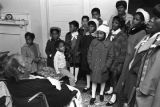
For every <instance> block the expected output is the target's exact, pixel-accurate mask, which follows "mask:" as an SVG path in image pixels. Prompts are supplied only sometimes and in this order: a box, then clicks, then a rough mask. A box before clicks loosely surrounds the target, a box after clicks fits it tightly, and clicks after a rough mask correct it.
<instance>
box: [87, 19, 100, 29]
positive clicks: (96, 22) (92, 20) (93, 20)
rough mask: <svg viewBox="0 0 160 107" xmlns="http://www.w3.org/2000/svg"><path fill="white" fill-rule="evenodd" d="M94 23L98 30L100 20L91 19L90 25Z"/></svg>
mask: <svg viewBox="0 0 160 107" xmlns="http://www.w3.org/2000/svg"><path fill="white" fill-rule="evenodd" d="M92 22H94V23H95V24H96V27H97V28H98V25H99V22H98V20H97V19H91V20H90V21H89V22H88V24H90V23H92Z"/></svg>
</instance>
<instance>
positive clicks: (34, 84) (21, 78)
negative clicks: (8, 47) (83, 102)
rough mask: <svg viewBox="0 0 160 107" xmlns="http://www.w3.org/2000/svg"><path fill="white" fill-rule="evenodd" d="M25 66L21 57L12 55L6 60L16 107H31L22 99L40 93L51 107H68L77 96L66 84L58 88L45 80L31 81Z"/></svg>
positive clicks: (8, 84) (5, 69)
mask: <svg viewBox="0 0 160 107" xmlns="http://www.w3.org/2000/svg"><path fill="white" fill-rule="evenodd" d="M24 65H25V62H24V60H23V58H22V56H20V55H11V56H9V57H8V58H6V59H5V67H4V75H5V77H6V79H7V80H6V82H7V87H8V89H9V91H10V93H11V95H12V98H13V104H14V105H15V106H16V107H22V106H23V107H30V106H29V105H27V104H24V103H23V102H21V100H20V99H23V98H24V97H31V96H33V95H34V94H36V93H38V92H43V93H44V94H45V95H46V98H47V101H48V103H49V106H50V107H64V106H67V105H68V104H69V103H70V102H71V100H72V99H73V97H74V96H75V95H76V93H77V91H71V90H69V88H68V87H67V86H66V85H65V84H62V85H61V86H60V88H57V87H56V85H52V84H53V83H52V84H51V82H50V81H49V80H48V79H45V78H42V79H29V73H28V72H25V68H24Z"/></svg>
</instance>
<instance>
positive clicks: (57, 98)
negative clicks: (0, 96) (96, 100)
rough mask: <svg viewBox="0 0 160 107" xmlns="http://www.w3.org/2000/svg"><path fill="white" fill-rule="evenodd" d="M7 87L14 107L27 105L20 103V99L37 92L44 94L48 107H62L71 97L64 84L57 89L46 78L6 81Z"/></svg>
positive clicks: (25, 106)
mask: <svg viewBox="0 0 160 107" xmlns="http://www.w3.org/2000/svg"><path fill="white" fill-rule="evenodd" d="M7 87H8V89H9V92H10V93H11V95H12V99H13V103H14V104H15V105H16V107H27V105H23V104H22V102H21V100H22V99H23V98H29V97H32V96H33V95H35V94H36V93H38V92H43V93H44V94H45V95H46V98H47V101H48V103H49V106H50V107H64V106H66V105H68V104H69V103H70V101H71V99H72V98H73V96H72V95H71V91H70V90H69V89H68V88H67V86H66V85H62V90H60V91H59V90H57V89H56V87H55V86H54V85H52V84H51V83H50V82H49V81H48V80H47V79H33V80H32V79H31V80H20V81H18V82H15V81H7ZM18 99H19V100H18ZM20 99H21V100H20Z"/></svg>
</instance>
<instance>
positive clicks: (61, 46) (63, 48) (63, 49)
mask: <svg viewBox="0 0 160 107" xmlns="http://www.w3.org/2000/svg"><path fill="white" fill-rule="evenodd" d="M58 50H59V51H60V52H64V51H65V46H64V43H62V42H61V43H60V44H59V47H58Z"/></svg>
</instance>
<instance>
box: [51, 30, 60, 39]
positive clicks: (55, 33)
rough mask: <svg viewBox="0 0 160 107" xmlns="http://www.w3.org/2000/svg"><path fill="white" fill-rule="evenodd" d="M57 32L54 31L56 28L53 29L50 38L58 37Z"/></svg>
mask: <svg viewBox="0 0 160 107" xmlns="http://www.w3.org/2000/svg"><path fill="white" fill-rule="evenodd" d="M59 36H60V35H59V33H58V32H57V31H56V30H53V31H52V32H51V38H52V39H55V40H56V39H58V38H59Z"/></svg>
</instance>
